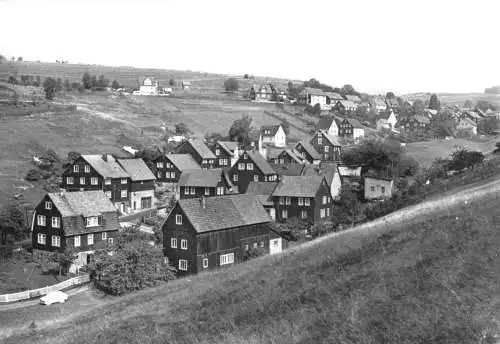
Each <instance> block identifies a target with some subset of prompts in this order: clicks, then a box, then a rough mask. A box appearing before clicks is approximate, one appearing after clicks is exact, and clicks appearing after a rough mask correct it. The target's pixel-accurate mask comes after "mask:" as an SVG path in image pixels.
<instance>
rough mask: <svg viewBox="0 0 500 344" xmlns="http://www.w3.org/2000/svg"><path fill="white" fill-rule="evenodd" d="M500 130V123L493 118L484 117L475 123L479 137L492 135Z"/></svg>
mask: <svg viewBox="0 0 500 344" xmlns="http://www.w3.org/2000/svg"><path fill="white" fill-rule="evenodd" d="M499 129H500V122H499V121H498V119H496V118H495V117H486V118H483V119H481V120H480V121H479V122H478V123H477V132H478V133H479V134H481V135H493V134H496V133H497V131H498V130H499Z"/></svg>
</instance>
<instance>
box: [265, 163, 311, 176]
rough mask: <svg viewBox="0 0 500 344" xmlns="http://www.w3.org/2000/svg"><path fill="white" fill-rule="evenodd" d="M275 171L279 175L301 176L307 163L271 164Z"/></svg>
mask: <svg viewBox="0 0 500 344" xmlns="http://www.w3.org/2000/svg"><path fill="white" fill-rule="evenodd" d="M271 166H272V167H273V169H274V171H275V172H276V174H277V175H279V176H300V175H302V171H303V170H304V167H305V166H306V165H299V164H289V165H278V164H271Z"/></svg>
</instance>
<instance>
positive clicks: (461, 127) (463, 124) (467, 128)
mask: <svg viewBox="0 0 500 344" xmlns="http://www.w3.org/2000/svg"><path fill="white" fill-rule="evenodd" d="M457 131H459V132H462V134H466V136H472V135H477V124H476V122H474V121H473V120H472V119H470V118H468V117H462V118H460V119H459V120H458V123H457Z"/></svg>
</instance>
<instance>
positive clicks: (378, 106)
mask: <svg viewBox="0 0 500 344" xmlns="http://www.w3.org/2000/svg"><path fill="white" fill-rule="evenodd" d="M372 108H373V109H375V111H377V113H381V112H385V111H387V104H386V103H385V100H383V99H380V98H374V99H373V100H372Z"/></svg>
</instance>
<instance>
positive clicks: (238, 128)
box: [229, 115, 256, 147]
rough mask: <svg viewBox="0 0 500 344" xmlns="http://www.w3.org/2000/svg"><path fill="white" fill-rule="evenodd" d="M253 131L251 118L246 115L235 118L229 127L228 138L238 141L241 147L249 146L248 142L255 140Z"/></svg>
mask: <svg viewBox="0 0 500 344" xmlns="http://www.w3.org/2000/svg"><path fill="white" fill-rule="evenodd" d="M255 136H256V135H255V132H254V130H253V128H252V118H251V117H250V116H248V115H245V116H242V117H241V118H240V119H237V120H235V121H234V122H233V124H232V125H231V128H229V139H230V140H231V141H238V142H239V143H240V144H241V145H242V146H243V147H248V146H250V143H251V142H252V141H253V140H255Z"/></svg>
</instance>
